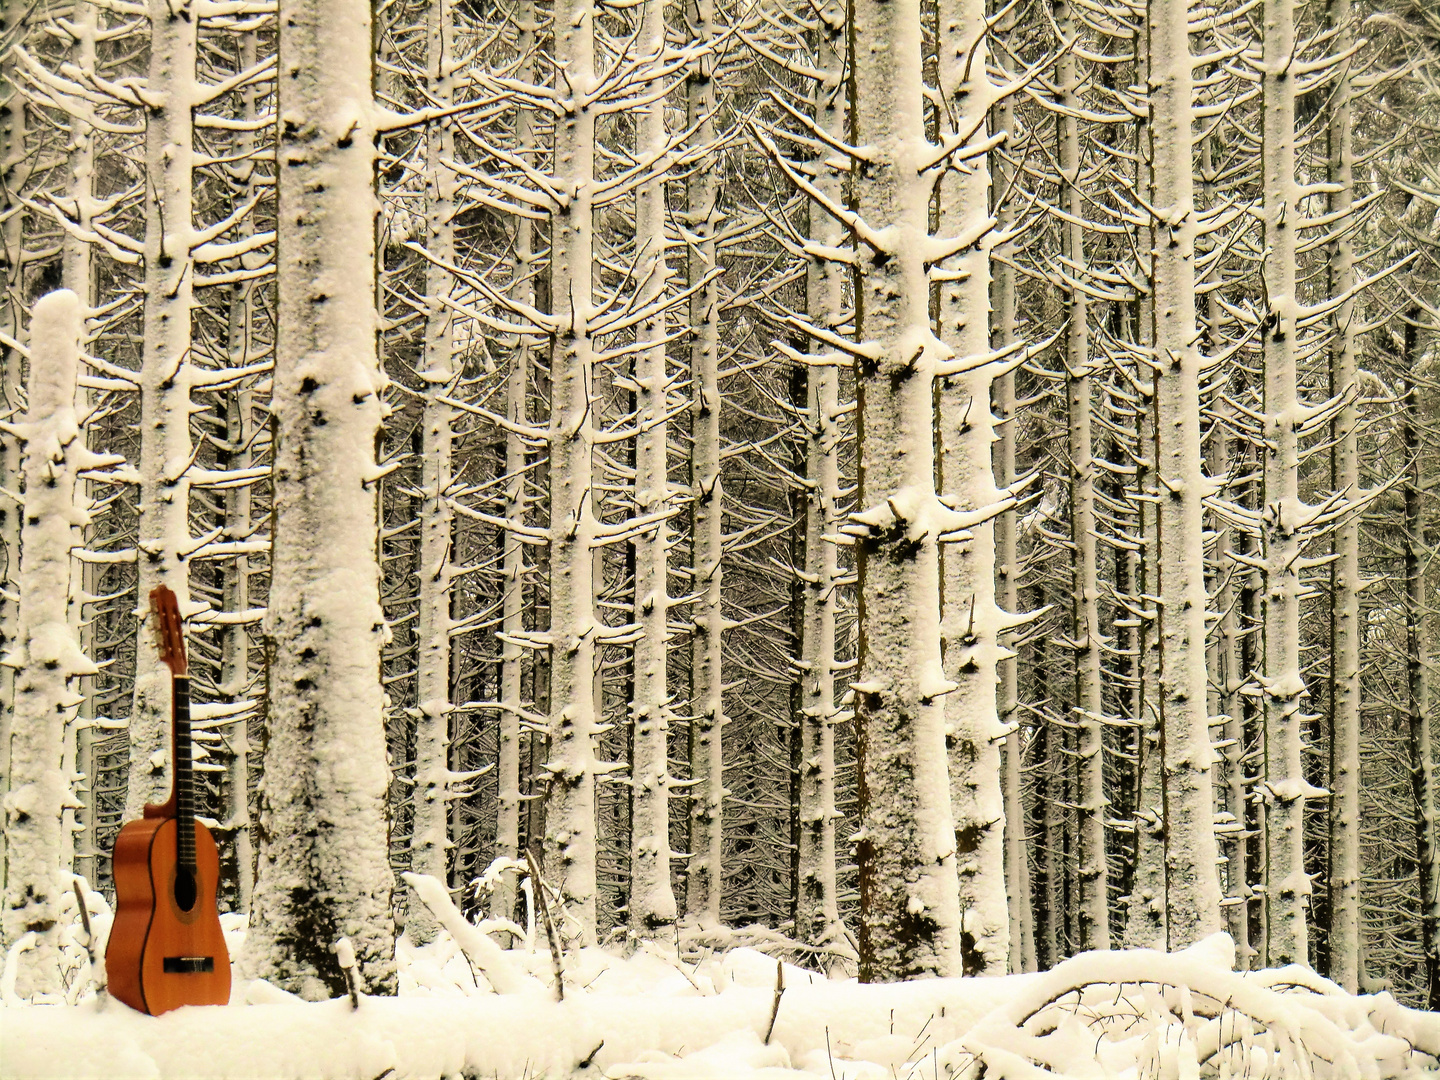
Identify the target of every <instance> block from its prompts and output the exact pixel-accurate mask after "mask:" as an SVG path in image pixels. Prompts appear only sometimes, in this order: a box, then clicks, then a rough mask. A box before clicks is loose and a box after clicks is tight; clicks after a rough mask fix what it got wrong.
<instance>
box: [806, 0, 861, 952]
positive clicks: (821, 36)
mask: <svg viewBox="0 0 1440 1080" xmlns="http://www.w3.org/2000/svg"><path fill="white" fill-rule="evenodd" d="M844 34H845V11H844V9H843V7H841V6H840V5H839V4H837V3H834V2H831V3H827V4H825V5H824V6H823V7H822V8H821V9H820V10H819V12H818V18H817V20H816V28H815V31H814V35H815V37H814V40H815V60H816V68H817V69H818V70H819V71H821V72H822V73H823V74H822V76H821V78H820V79H819V80H818V81H817V82H816V85H815V90H814V94H815V98H814V107H813V115H814V118H815V124H816V126H817V127H819V128H820V130H822V131H825V132H827V133H828V134H829V135H830V136H831V137H832V138H834V139H836V140H838V141H843V140H844V138H845V100H844V97H843V95H844V93H845V81H844V79H845V37H844ZM841 180H842V174H841V173H840V172H839V171H838V170H837V169H835V168H831V167H827V166H825V165H823V164H822V165H819V166H818V168H817V172H816V174H815V184H816V186H817V188H819V190H821V191H822V192H824V193H825V194H826V195H827V196H829V198H830V199H831V200H832V201H834V202H836V203H839V202H840V201H841V200H842V198H843V195H842V191H841ZM810 235H811V239H812V240H813V241H814V243H816V244H818V245H820V246H823V247H827V248H839V247H841V246H843V245H844V243H845V239H846V238H845V236H844V230H843V229H842V228H841V226H840V223H839V222H838V221H836V220H835V219H834V217H832V216H831V215H829V214H827V213H826V212H825V211H824V210H823V209H822V208H821V207H820V206H819V205H817V204H813V203H812V205H811V207H810ZM806 299H807V309H808V311H809V315H810V320H811V321H812V322H813V323H815V324H816V325H817V326H821V327H824V328H825V329H826V330H828V331H829V332H830V333H832V334H843V333H844V331H843V329H842V327H843V326H844V324H845V322H846V321H847V320H848V318H849V311H848V309H847V307H846V304H845V268H844V266H843V264H840V263H837V262H835V261H833V260H830V259H825V258H821V257H817V256H812V257H810V258H809V260H808V261H807V264H806ZM812 347H813V349H814V351H815V352H817V353H825V352H828V351H830V350H829V347H828V346H827V345H826V344H825V343H824V342H822V341H821V340H819V339H818V338H817V339H812ZM806 388H807V389H806V402H805V421H804V422H805V434H806V464H805V474H806V479H807V482H808V492H807V498H806V500H805V569H804V574H803V578H802V580H803V582H804V610H803V614H802V617H801V623H802V626H803V647H802V652H801V657H800V668H801V672H800V679H801V694H802V699H801V700H802V710H801V729H800V743H801V745H800V769H801V772H800V793H799V794H800V804H799V810H800V836H799V855H800V866H799V878H800V881H799V885H800V890H799V902H798V905H797V906H798V911H797V921H796V926H795V936H796V938H797V939H798V940H800V941H805V942H808V943H810V944H812V945H819V944H822V943H828V944H840V943H842V942H843V940H844V928H843V927H842V926H841V925H840V903H839V892H838V886H837V880H836V862H835V819H836V818H837V817H839V816H840V815H839V812H838V811H837V810H836V809H835V724H836V721H837V719H838V718H839V717H838V713H839V707H838V705H837V704H836V700H835V675H836V659H835V619H836V614H837V612H838V610H839V592H840V581H839V578H840V560H839V547H838V546H837V545H836V544H835V543H834V541H833V540H827V539H825V538H826V537H833V536H834V535H835V534H836V531H837V530H838V529H839V527H840V508H839V504H840V499H841V491H840V443H841V438H842V435H841V431H840V422H839V420H840V417H839V405H840V373H839V371H838V370H837V369H836V368H835V367H833V366H830V365H826V366H822V367H811V368H810V369H809V373H808V378H807V379H806Z"/></svg>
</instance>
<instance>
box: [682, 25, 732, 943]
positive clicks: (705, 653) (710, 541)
mask: <svg viewBox="0 0 1440 1080" xmlns="http://www.w3.org/2000/svg"><path fill="white" fill-rule="evenodd" d="M685 18H686V21H687V23H688V24H689V37H690V40H691V41H692V42H695V43H702V42H708V41H710V40H711V39H712V37H713V36H714V33H715V4H714V0H687V3H686V6H685ZM685 108H686V124H687V125H688V126H690V127H692V128H694V129H695V135H694V139H695V145H697V146H708V145H710V144H711V143H713V142H714V139H715V119H714V117H715V79H714V59H713V57H711V56H709V55H704V56H701V57H700V58H699V59H698V60H696V61H694V62H693V63H692V65H691V68H690V71H689V74H688V75H687V77H686V80H685ZM685 198H686V212H687V222H688V227H689V231H690V233H691V234H692V237H693V239H692V240H691V242H690V248H689V271H688V272H689V282H690V286H691V288H695V286H696V285H697V283H698V282H699V281H700V279H701V278H703V277H704V276H705V275H706V274H708V273H710V272H711V271H712V270H713V269H714V267H715V266H716V265H717V262H716V259H717V250H716V245H715V231H716V229H717V227H718V226H719V224H720V221H721V213H720V187H719V185H718V184H717V183H716V177H715V175H714V172H713V170H711V169H708V168H696V169H691V170H690V174H689V179H688V180H687V182H686V193H685ZM719 307H720V295H719V289H718V288H717V286H716V284H715V282H714V281H713V280H712V281H711V282H710V283H709V284H707V285H704V286H703V287H700V288H699V289H698V290H697V291H696V292H694V293H693V294H692V298H691V301H690V333H691V338H690V380H691V382H690V386H691V389H690V408H691V414H690V415H691V426H690V495H691V499H692V504H691V505H692V507H693V509H692V517H691V522H692V537H691V567H692V577H691V580H692V582H693V589H694V592H695V595H696V600H695V607H694V614H693V615H692V616H691V625H692V626H693V636H692V638H691V659H690V684H691V685H690V714H691V716H692V717H693V719H692V720H691V722H690V779H691V780H692V781H693V782H694V786H693V787H692V788H691V789H690V869H689V873H688V875H687V878H686V905H685V906H686V910H687V911H688V912H689V913H690V915H691V917H693V918H695V919H696V920H698V921H699V922H700V924H701V925H715V924H718V923H719V921H720V896H721V890H722V886H723V881H722V873H721V863H720V859H721V851H722V842H723V838H724V832H723V830H722V825H723V818H722V815H723V811H724V799H725V775H724V758H723V755H722V752H721V751H722V740H723V734H722V733H723V731H724V728H725V724H726V720H725V712H724V704H725V703H724V699H723V697H722V689H723V687H724V674H723V671H722V663H721V656H722V654H721V645H722V640H721V635H722V632H723V631H724V629H725V617H724V615H723V613H722V611H721V607H720V601H721V577H722V574H723V567H722V565H721V558H722V555H723V553H724V538H725V534H724V512H725V491H724V487H723V484H722V482H721V473H720V410H721V407H722V406H721V400H720V310H719Z"/></svg>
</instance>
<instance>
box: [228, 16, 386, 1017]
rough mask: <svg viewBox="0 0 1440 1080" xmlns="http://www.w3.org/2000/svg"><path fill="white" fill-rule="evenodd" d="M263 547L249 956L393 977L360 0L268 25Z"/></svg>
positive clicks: (364, 31) (311, 992)
mask: <svg viewBox="0 0 1440 1080" xmlns="http://www.w3.org/2000/svg"><path fill="white" fill-rule="evenodd" d="M279 32H280V42H279V46H280V57H281V60H280V71H279V75H278V80H277V82H278V86H279V95H280V96H279V100H278V102H277V112H278V114H279V115H280V116H281V117H283V118H284V121H283V123H282V124H281V132H280V145H279V150H278V160H279V165H280V168H279V181H278V182H279V192H278V195H279V214H278V233H279V235H278V246H279V250H280V253H281V259H280V264H279V272H278V277H277V286H278V294H279V304H278V336H277V339H276V346H275V374H274V394H273V397H272V402H271V410H272V414H273V416H274V418H275V419H274V423H275V431H276V444H275V449H274V455H275V464H274V477H275V479H274V500H275V509H274V523H275V535H274V537H273V543H274V552H273V560H272V568H271V584H270V602H269V606H270V614H269V620H270V622H269V628H268V634H267V642H266V647H267V651H268V653H269V655H268V663H269V693H268V695H267V704H268V711H267V716H266V765H267V768H266V772H265V777H264V780H263V781H262V784H261V788H260V795H261V821H260V863H259V872H258V876H257V881H256V884H255V907H254V911H253V913H252V918H251V922H250V932H249V935H248V936H247V938H246V941H245V948H244V952H243V953H242V955H241V958H240V960H241V969H242V970H243V971H244V972H245V973H246V974H247V975H248V976H250V977H262V978H265V979H268V980H269V981H271V982H273V983H276V984H277V985H279V986H282V987H284V988H286V989H288V990H290V991H292V992H294V993H298V994H300V995H301V996H302V997H304V998H306V999H307V1000H315V999H322V998H330V997H335V996H337V995H340V994H344V993H346V992H347V988H346V983H345V973H344V972H343V971H342V970H341V968H340V966H339V965H338V964H337V963H336V961H335V957H334V956H333V955H332V954H331V952H330V946H331V945H332V943H333V942H334V941H335V940H336V939H337V938H339V937H341V936H346V937H349V938H350V941H351V942H352V944H353V945H354V948H355V955H356V960H357V963H358V967H359V972H360V975H361V978H362V979H363V981H364V984H365V987H366V988H367V990H368V991H369V992H371V993H379V994H387V993H393V992H394V990H395V967H394V960H393V950H394V933H393V926H392V921H391V915H390V901H391V890H392V885H393V883H392V878H391V873H390V865H389V859H388V852H387V839H386V838H387V822H386V799H385V793H386V786H387V778H388V777H387V768H386V762H385V728H384V720H383V701H384V693H383V690H382V687H381V684H380V646H381V641H382V639H383V637H384V634H385V621H384V615H383V613H382V611H381V608H380V596H379V569H378V565H377V549H378V536H377V520H376V505H375V490H376V481H377V479H378V478H379V475H380V472H379V470H378V469H377V467H376V464H375V451H376V442H377V436H378V433H379V430H380V419H381V400H380V392H381V388H382V387H383V384H384V383H383V376H382V374H381V370H380V365H379V362H378V356H377V352H376V329H377V325H376V315H375V309H374V303H373V300H374V295H375V290H374V277H373V275H374V272H375V260H374V217H375V211H376V204H375V197H374V190H373V186H372V185H373V180H374V176H373V173H374V168H373V165H374V141H373V135H374V131H373V128H372V127H371V126H370V125H371V123H372V120H371V115H372V114H371V113H370V111H369V110H370V104H369V103H370V100H371V70H372V67H371V60H372V50H371V32H370V7H369V5H368V4H366V3H362V2H360V0H330V2H328V3H324V4H321V3H318V2H315V0H297V2H296V3H294V4H292V5H291V6H290V8H289V10H288V13H287V15H286V17H285V18H284V19H282V20H281V21H280V31H279Z"/></svg>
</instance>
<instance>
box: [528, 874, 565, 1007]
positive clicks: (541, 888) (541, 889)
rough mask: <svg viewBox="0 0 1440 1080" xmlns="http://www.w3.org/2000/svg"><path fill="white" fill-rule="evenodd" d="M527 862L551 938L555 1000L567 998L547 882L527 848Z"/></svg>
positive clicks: (548, 934) (542, 916) (558, 937)
mask: <svg viewBox="0 0 1440 1080" xmlns="http://www.w3.org/2000/svg"><path fill="white" fill-rule="evenodd" d="M525 862H526V864H527V865H528V866H529V867H530V878H531V880H532V881H534V882H535V898H536V899H537V900H539V901H540V917H541V918H542V919H544V920H545V936H546V937H547V938H549V939H550V963H551V965H552V966H553V967H554V968H555V1000H556V1001H564V1000H565V968H564V967H563V966H562V965H561V963H560V936H559V935H558V934H556V933H555V923H554V921H553V920H552V919H551V918H550V905H549V904H547V903H546V902H545V883H544V882H543V881H541V880H540V869H539V867H537V866H536V865H535V853H534V852H533V851H531V850H530V849H528V848H527V849H526V850H525Z"/></svg>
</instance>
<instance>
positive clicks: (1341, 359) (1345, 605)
mask: <svg viewBox="0 0 1440 1080" xmlns="http://www.w3.org/2000/svg"><path fill="white" fill-rule="evenodd" d="M1351 21H1352V20H1351V14H1350V0H1330V4H1329V22H1330V25H1331V26H1333V27H1335V28H1336V30H1337V33H1336V37H1335V40H1334V42H1333V43H1332V45H1331V48H1332V49H1333V50H1334V51H1335V52H1336V53H1337V54H1339V55H1344V53H1345V52H1346V51H1347V50H1348V49H1349V48H1350V46H1351V44H1352V39H1353V36H1354V35H1353V27H1352V25H1351ZM1341 65H1342V66H1341V68H1340V71H1339V73H1338V75H1337V78H1336V81H1335V84H1334V87H1333V89H1332V90H1331V97H1330V110H1331V111H1330V123H1329V142H1330V145H1329V162H1328V168H1329V177H1328V179H1329V181H1330V183H1331V184H1333V185H1335V186H1336V188H1337V190H1335V191H1334V192H1333V193H1332V194H1331V195H1330V206H1329V212H1330V213H1331V214H1344V213H1346V212H1348V211H1349V209H1350V206H1351V205H1352V203H1353V202H1354V197H1355V186H1354V177H1353V153H1354V151H1353V138H1352V134H1351V118H1350V95H1351V72H1350V60H1349V59H1348V58H1347V59H1345V60H1342V61H1341ZM1328 269H1329V279H1330V280H1329V293H1330V296H1332V297H1337V296H1343V295H1345V294H1346V293H1347V292H1349V290H1350V289H1351V288H1353V287H1354V285H1355V245H1354V240H1353V237H1352V234H1351V233H1350V231H1349V230H1348V229H1347V228H1344V227H1342V228H1339V229H1337V230H1336V232H1335V238H1334V240H1333V241H1332V242H1331V244H1330V250H1329V259H1328ZM1332 319H1333V330H1332V332H1333V334H1334V339H1333V344H1332V346H1331V349H1330V365H1331V375H1330V393H1331V394H1332V395H1334V394H1347V395H1350V398H1349V400H1347V401H1346V402H1345V403H1344V404H1343V405H1342V406H1341V407H1340V412H1339V415H1338V416H1336V418H1335V421H1334V424H1333V425H1332V434H1331V438H1332V440H1333V443H1334V446H1333V448H1332V450H1331V456H1330V470H1331V472H1330V487H1331V489H1332V490H1334V491H1336V492H1343V493H1344V495H1345V497H1346V498H1348V499H1354V498H1356V497H1357V496H1358V495H1359V494H1360V492H1359V487H1360V454H1359V421H1360V410H1359V407H1358V405H1357V404H1356V402H1355V400H1354V394H1355V393H1356V392H1357V389H1358V386H1357V380H1356V375H1357V371H1356V367H1357V359H1356V354H1355V344H1356V342H1355V336H1356V334H1355V331H1356V326H1355V319H1356V311H1355V302H1354V301H1353V300H1346V301H1344V302H1343V303H1342V304H1340V306H1339V307H1338V308H1337V309H1336V310H1335V314H1334V315H1333V317H1332ZM1331 542H1332V544H1333V545H1334V548H1333V550H1334V552H1335V554H1336V555H1337V556H1338V557H1337V559H1336V560H1335V562H1333V563H1331V564H1330V596H1331V601H1330V603H1331V608H1330V627H1331V629H1330V649H1331V659H1330V665H1331V666H1330V732H1329V743H1330V769H1329V773H1330V803H1329V809H1330V838H1329V839H1330V842H1329V845H1328V851H1329V860H1328V866H1327V873H1326V879H1327V881H1326V890H1325V891H1326V896H1327V901H1328V903H1327V907H1328V910H1329V916H1330V918H1329V927H1328V931H1329V932H1328V933H1327V934H1326V942H1327V946H1328V950H1329V956H1330V964H1329V969H1328V971H1327V972H1326V974H1327V975H1328V976H1329V977H1330V978H1331V979H1333V980H1334V981H1335V982H1337V983H1339V984H1340V985H1341V986H1343V987H1344V988H1345V989H1346V990H1348V991H1350V993H1352V994H1353V993H1355V991H1356V990H1357V988H1358V987H1359V980H1360V968H1359V962H1360V635H1361V631H1360V588H1361V580H1360V519H1359V515H1353V516H1350V517H1347V518H1345V519H1343V520H1342V521H1340V522H1339V523H1338V524H1337V525H1336V527H1335V533H1334V537H1333V539H1332V541H1331ZM1432 1007H1433V1006H1432Z"/></svg>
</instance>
